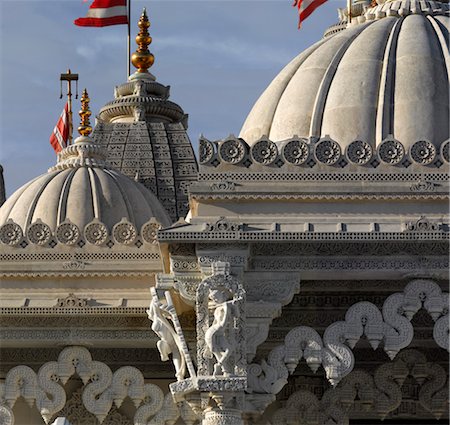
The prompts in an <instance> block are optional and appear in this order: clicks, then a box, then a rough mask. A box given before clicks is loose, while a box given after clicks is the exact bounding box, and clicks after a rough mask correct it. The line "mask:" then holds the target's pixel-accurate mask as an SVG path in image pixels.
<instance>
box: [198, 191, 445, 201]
mask: <svg viewBox="0 0 450 425" xmlns="http://www.w3.org/2000/svg"><path fill="white" fill-rule="evenodd" d="M192 199H194V200H197V201H202V200H239V199H245V200H271V201H272V200H283V201H285V200H307V201H314V200H333V201H335V200H358V201H366V200H376V201H385V200H408V201H410V200H411V201H419V200H424V199H426V200H433V201H434V200H448V199H449V196H448V193H447V192H445V193H441V194H439V193H414V194H409V193H405V192H398V193H390V194H386V193H381V192H375V193H363V194H361V193H348V192H345V193H344V192H343V193H296V194H294V193H246V192H240V193H237V192H236V193H219V194H218V193H198V192H197V193H194V194H193V195H192Z"/></svg>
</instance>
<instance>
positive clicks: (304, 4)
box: [292, 0, 327, 28]
mask: <svg viewBox="0 0 450 425" xmlns="http://www.w3.org/2000/svg"><path fill="white" fill-rule="evenodd" d="M326 1H327V0H294V4H293V5H292V6H294V7H297V9H298V15H299V18H298V27H299V28H300V27H301V26H302V22H303V21H304V20H305V19H306V18H307V17H308V16H309V15H311V13H313V12H314V10H315V9H317V8H318V7H319V6H320V5H322V4H324V3H325V2H326Z"/></svg>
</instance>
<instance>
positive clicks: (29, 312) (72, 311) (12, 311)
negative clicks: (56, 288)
mask: <svg viewBox="0 0 450 425" xmlns="http://www.w3.org/2000/svg"><path fill="white" fill-rule="evenodd" d="M146 310H147V307H96V306H86V307H1V308H0V317H11V316H12V317H14V316H20V317H23V316H128V317H129V316H135V317H146V316H147V313H146Z"/></svg>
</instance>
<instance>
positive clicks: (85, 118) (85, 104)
mask: <svg viewBox="0 0 450 425" xmlns="http://www.w3.org/2000/svg"><path fill="white" fill-rule="evenodd" d="M90 100H91V99H89V95H88V92H87V90H86V89H84V90H83V94H82V95H81V110H80V112H79V115H80V118H81V122H80V126H79V127H78V133H80V135H81V136H86V137H87V136H89V135H90V134H91V131H92V127H91V123H90V122H89V117H90V116H91V111H90V110H89V101H90Z"/></svg>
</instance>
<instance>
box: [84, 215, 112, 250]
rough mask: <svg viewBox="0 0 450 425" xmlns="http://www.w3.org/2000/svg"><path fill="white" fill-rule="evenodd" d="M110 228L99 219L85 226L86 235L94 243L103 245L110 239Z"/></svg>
mask: <svg viewBox="0 0 450 425" xmlns="http://www.w3.org/2000/svg"><path fill="white" fill-rule="evenodd" d="M108 233H109V232H108V228H107V227H106V226H105V225H104V224H103V223H101V222H100V221H98V220H94V221H92V222H91V223H89V224H87V225H86V227H85V228H84V237H85V238H86V240H87V241H88V242H89V243H91V244H92V245H103V244H104V243H106V241H107V239H108Z"/></svg>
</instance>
